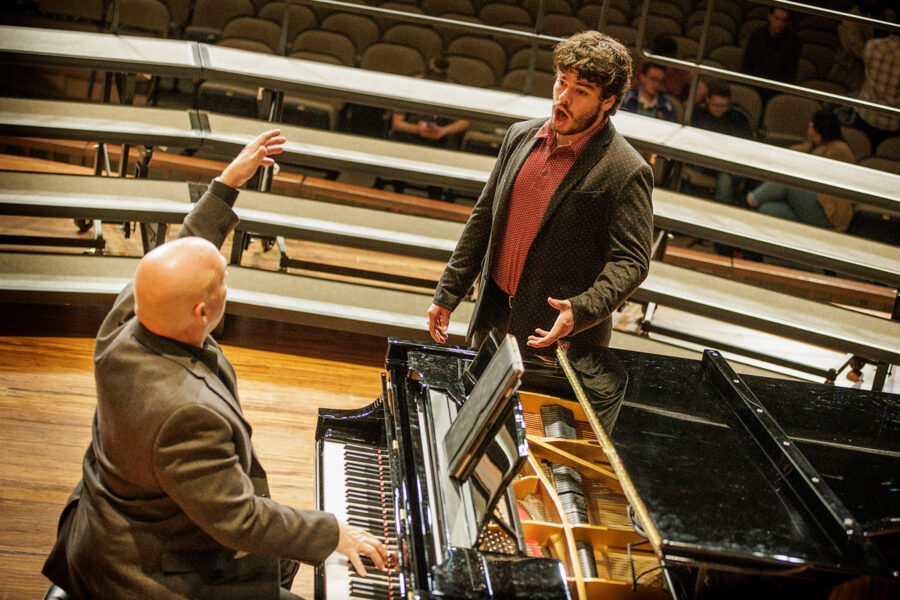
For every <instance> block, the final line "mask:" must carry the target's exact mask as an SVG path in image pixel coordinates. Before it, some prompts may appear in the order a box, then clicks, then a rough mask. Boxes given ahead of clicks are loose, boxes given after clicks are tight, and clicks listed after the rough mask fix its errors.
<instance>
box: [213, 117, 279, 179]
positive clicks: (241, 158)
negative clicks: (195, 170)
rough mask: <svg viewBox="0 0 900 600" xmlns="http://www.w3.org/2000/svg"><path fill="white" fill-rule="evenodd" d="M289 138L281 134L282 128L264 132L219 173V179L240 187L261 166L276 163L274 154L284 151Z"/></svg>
mask: <svg viewBox="0 0 900 600" xmlns="http://www.w3.org/2000/svg"><path fill="white" fill-rule="evenodd" d="M286 141H287V138H285V137H283V136H282V135H281V130H280V129H272V130H270V131H267V132H265V133H262V134H260V135H259V137H257V138H256V139H255V140H253V141H252V142H250V143H249V144H247V145H246V146H244V148H243V150H241V152H240V153H239V154H238V155H237V156H236V157H235V158H234V160H233V161H231V163H230V164H229V165H228V166H227V167H225V170H224V171H222V174H221V175H219V181H221V182H222V183H224V184H227V185H230V186H231V187H233V188H238V187H241V186H242V185H244V184H245V183H247V180H248V179H250V178H251V177H253V174H254V173H255V172H256V169H258V168H259V167H260V166H264V167H270V166H272V165H274V164H275V160H274V159H272V158H271V157H272V155H275V154H281V153H282V152H284V143H285V142H286Z"/></svg>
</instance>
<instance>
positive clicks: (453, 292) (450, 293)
mask: <svg viewBox="0 0 900 600" xmlns="http://www.w3.org/2000/svg"><path fill="white" fill-rule="evenodd" d="M515 127H516V126H515V125H513V126H512V127H510V128H509V130H508V131H507V132H506V136H505V137H504V138H503V144H502V145H501V146H500V153H499V155H498V157H497V160H496V161H495V162H494V168H493V169H491V175H490V177H488V180H487V183H485V184H484V188H483V189H482V190H481V195H480V196H479V197H478V201H477V202H476V203H475V206H474V207H473V208H472V212H471V213H470V214H469V220H468V221H466V226H465V227H464V228H463V232H462V235H460V237H459V241H458V242H457V243H456V249H455V250H453V254H452V255H451V256H450V260H449V261H448V262H447V266H446V267H445V268H444V272H443V274H442V275H441V279H440V281H439V282H438V285H437V289H435V292H434V303H435V304H437V305H438V306H443V307H444V308H448V309H450V310H455V309H456V307H457V306H459V303H460V302H462V299H463V298H464V297H465V295H466V292H468V291H469V288H471V287H472V284H473V283H475V278H476V277H478V273H480V272H481V268H482V266H483V265H484V259H485V253H486V252H487V250H488V243H489V241H490V238H491V228H492V227H493V221H494V197H495V195H496V193H497V182H498V180H499V179H500V174H501V173H502V172H503V166H504V165H505V164H506V159H507V157H508V155H509V153H510V149H511V147H512V146H513V143H512V138H513V137H514V136H515V133H514V130H515Z"/></svg>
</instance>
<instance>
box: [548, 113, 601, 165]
mask: <svg viewBox="0 0 900 600" xmlns="http://www.w3.org/2000/svg"><path fill="white" fill-rule="evenodd" d="M608 122H609V115H608V114H606V115H604V116H603V120H602V121H600V122H599V123H597V124H596V125H594V126H593V127H591V128H590V129H588V131H587V134H586V135H584V136H582V137H580V138H579V139H577V140H576V141H574V142H572V143H571V144H569V145H568V146H563V147H564V148H569V149H570V150H571V151H572V152H574V153H575V156H578V155H579V154H581V151H582V150H584V147H585V146H587V145H588V143H589V142H590V141H591V140H592V139H593V138H594V136H595V135H597V134H598V133H599V132H600V131H602V130H603V128H604V127H606V124H607V123H608ZM552 123H553V117H550V118H549V119H547V122H546V123H544V124H543V125H542V126H541V128H540V129H538V130H537V133H535V134H534V138H533V139H544V140H546V143H548V144H550V151H551V152H552V151H553V150H556V148H557V147H558V144H557V141H556V133H555V132H554V131H553V126H552Z"/></svg>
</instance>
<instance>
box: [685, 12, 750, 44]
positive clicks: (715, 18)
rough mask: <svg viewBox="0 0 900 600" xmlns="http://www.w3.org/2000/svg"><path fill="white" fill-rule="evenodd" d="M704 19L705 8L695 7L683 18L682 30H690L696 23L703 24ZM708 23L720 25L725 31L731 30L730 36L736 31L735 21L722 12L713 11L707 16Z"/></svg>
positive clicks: (734, 34)
mask: <svg viewBox="0 0 900 600" xmlns="http://www.w3.org/2000/svg"><path fill="white" fill-rule="evenodd" d="M705 19H706V9H705V8H700V9H697V10H695V11H693V12H691V13H690V14H688V15H687V16H686V17H685V19H684V30H685V31H690V30H691V29H693V28H694V27H696V26H697V25H703V21H704V20H705ZM709 24H710V25H715V26H716V27H721V28H722V29H724V30H725V31H729V32H731V36H732V37H735V36H736V34H737V32H738V26H737V22H735V20H734V19H733V18H732V17H731V16H729V15H728V14H726V13H723V12H718V11H716V12H713V13H712V14H711V15H710V16H709Z"/></svg>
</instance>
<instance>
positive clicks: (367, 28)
mask: <svg viewBox="0 0 900 600" xmlns="http://www.w3.org/2000/svg"><path fill="white" fill-rule="evenodd" d="M320 29H322V30H323V31H334V32H336V33H342V34H344V35H348V34H349V36H348V37H350V41H352V42H353V44H354V46H355V47H356V55H357V56H360V55H362V53H363V50H365V49H366V48H368V47H369V46H371V45H372V44H374V43H375V42H377V41H378V39H379V38H380V37H381V31H380V30H379V29H378V24H377V23H376V22H375V20H374V19H373V18H372V17H369V16H366V15H360V14H355V13H339V12H336V13H332V14H330V15H328V16H327V17H325V18H324V19H322V25H321V27H320Z"/></svg>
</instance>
